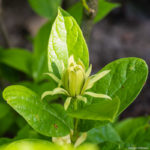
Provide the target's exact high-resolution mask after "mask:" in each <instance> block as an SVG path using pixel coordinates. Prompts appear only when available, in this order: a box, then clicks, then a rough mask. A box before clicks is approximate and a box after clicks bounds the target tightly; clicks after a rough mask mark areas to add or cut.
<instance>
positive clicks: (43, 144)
mask: <svg viewBox="0 0 150 150" xmlns="http://www.w3.org/2000/svg"><path fill="white" fill-rule="evenodd" d="M51 148H55V146H53V145H52V143H50V142H48V141H44V140H37V139H25V140H19V141H15V142H12V143H10V144H8V145H7V146H6V148H5V150H23V149H25V150H41V149H42V150H51Z"/></svg>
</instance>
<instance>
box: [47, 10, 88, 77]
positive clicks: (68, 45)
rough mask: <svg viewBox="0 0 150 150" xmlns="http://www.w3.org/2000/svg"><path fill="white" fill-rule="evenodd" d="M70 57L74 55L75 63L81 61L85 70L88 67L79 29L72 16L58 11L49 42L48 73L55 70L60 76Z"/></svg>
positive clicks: (86, 52) (84, 44)
mask: <svg viewBox="0 0 150 150" xmlns="http://www.w3.org/2000/svg"><path fill="white" fill-rule="evenodd" d="M71 55H74V58H75V60H76V61H77V60H78V59H81V60H82V61H83V63H84V65H85V66H86V68H87V67H88V65H89V54H88V48H87V45H86V42H85V40H84V37H83V35H82V32H81V29H80V27H79V26H78V24H77V23H76V21H75V19H74V18H73V17H72V16H70V15H69V14H68V13H67V12H65V11H64V10H62V9H59V11H58V16H57V18H56V20H55V22H54V24H53V27H52V31H51V35H50V40H49V47H48V66H49V71H50V72H54V73H55V72H56V71H55V70H56V69H57V72H58V71H59V74H60V75H61V74H62V70H63V64H64V66H65V67H66V66H67V64H68V58H69V56H71ZM55 74H56V73H55Z"/></svg>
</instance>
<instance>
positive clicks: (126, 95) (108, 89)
mask: <svg viewBox="0 0 150 150" xmlns="http://www.w3.org/2000/svg"><path fill="white" fill-rule="evenodd" d="M104 70H110V73H109V74H107V76H105V77H104V78H102V79H101V80H99V81H98V82H96V83H95V85H94V87H93V88H92V89H91V90H92V91H93V92H95V93H103V94H106V95H108V96H110V97H112V98H113V97H116V96H118V97H119V99H120V108H119V112H118V114H120V113H121V112H122V111H123V110H124V109H126V108H127V107H128V106H129V105H130V104H131V103H132V102H133V101H134V100H135V98H136V97H137V95H138V94H139V93H140V91H141V89H142V88H143V86H144V84H145V82H146V79H147V75H148V67H147V64H146V63H145V61H143V60H142V59H140V58H132V57H131V58H122V59H118V60H116V61H114V62H111V63H110V64H108V65H106V66H105V67H104V68H103V69H102V70H101V71H104ZM93 101H98V100H95V99H93Z"/></svg>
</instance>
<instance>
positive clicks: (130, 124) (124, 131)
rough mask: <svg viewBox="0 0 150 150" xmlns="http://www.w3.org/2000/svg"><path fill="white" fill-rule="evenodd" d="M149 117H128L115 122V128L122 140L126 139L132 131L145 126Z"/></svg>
mask: <svg viewBox="0 0 150 150" xmlns="http://www.w3.org/2000/svg"><path fill="white" fill-rule="evenodd" d="M149 121H150V117H138V118H129V119H125V120H123V121H121V122H118V123H116V125H115V128H116V130H117V132H118V133H119V135H120V137H121V138H122V139H123V140H126V139H127V138H128V137H129V135H131V134H132V133H133V132H137V130H139V129H140V128H141V127H144V126H146V125H147V124H148V123H149Z"/></svg>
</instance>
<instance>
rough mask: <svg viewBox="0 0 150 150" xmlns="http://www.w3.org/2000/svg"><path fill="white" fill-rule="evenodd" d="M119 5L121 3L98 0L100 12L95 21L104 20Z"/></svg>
mask: <svg viewBox="0 0 150 150" xmlns="http://www.w3.org/2000/svg"><path fill="white" fill-rule="evenodd" d="M119 6H120V4H118V3H111V2H107V0H98V12H97V15H96V17H95V19H94V22H95V23H97V22H98V21H100V20H102V19H103V18H104V17H105V16H106V15H108V13H109V12H110V11H112V10H113V9H115V8H117V7H119Z"/></svg>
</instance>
